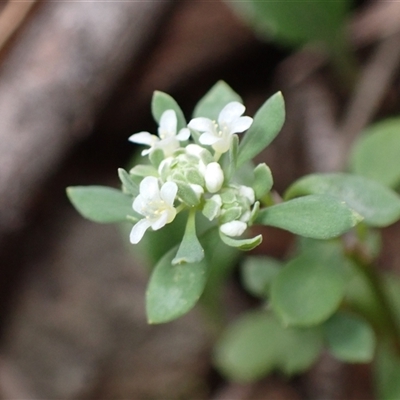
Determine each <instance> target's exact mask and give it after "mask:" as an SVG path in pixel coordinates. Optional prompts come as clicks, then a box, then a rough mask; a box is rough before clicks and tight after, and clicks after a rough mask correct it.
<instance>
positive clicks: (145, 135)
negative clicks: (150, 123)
mask: <svg viewBox="0 0 400 400" xmlns="http://www.w3.org/2000/svg"><path fill="white" fill-rule="evenodd" d="M128 140H129V141H130V142H133V143H139V144H147V145H148V146H152V145H153V144H154V143H155V142H157V141H158V140H159V139H158V137H157V136H156V135H152V134H151V133H149V132H139V133H134V134H133V135H132V136H130V137H129V138H128Z"/></svg>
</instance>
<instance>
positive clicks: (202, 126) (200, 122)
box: [188, 117, 215, 132]
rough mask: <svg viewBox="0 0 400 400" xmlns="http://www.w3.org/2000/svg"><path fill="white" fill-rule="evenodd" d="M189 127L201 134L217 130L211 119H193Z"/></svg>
mask: <svg viewBox="0 0 400 400" xmlns="http://www.w3.org/2000/svg"><path fill="white" fill-rule="evenodd" d="M188 127H189V128H192V129H195V130H196V131H199V132H213V131H214V129H215V125H214V123H213V122H212V121H211V119H209V118H203V117H199V118H193V119H192V120H191V121H190V122H189V124H188Z"/></svg>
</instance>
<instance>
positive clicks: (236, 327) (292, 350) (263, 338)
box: [214, 311, 322, 382]
mask: <svg viewBox="0 0 400 400" xmlns="http://www.w3.org/2000/svg"><path fill="white" fill-rule="evenodd" d="M321 347H322V340H321V334H320V331H319V330H318V329H313V328H309V329H298V328H290V327H284V326H283V325H282V324H281V323H280V322H279V321H278V320H277V319H276V318H275V316H274V315H272V314H270V313H266V312H263V311H256V312H251V313H247V314H246V315H244V316H242V317H241V318H240V319H239V320H237V321H236V322H235V323H234V324H233V325H231V326H230V327H229V328H228V329H227V330H226V331H225V332H224V334H223V335H222V337H221V339H220V340H219V342H218V343H217V345H216V348H215V356H214V359H215V363H216V365H217V367H218V369H219V370H221V372H222V373H223V374H225V375H226V376H227V377H228V378H229V379H232V380H235V381H239V382H250V381H254V380H257V379H260V378H262V377H263V376H265V375H267V374H268V373H270V372H272V371H274V370H278V371H282V372H284V373H286V374H288V375H291V374H295V373H298V372H302V371H304V370H305V369H307V368H309V367H310V366H311V365H312V364H313V363H314V362H315V360H316V359H317V357H318V355H319V353H320V351H321Z"/></svg>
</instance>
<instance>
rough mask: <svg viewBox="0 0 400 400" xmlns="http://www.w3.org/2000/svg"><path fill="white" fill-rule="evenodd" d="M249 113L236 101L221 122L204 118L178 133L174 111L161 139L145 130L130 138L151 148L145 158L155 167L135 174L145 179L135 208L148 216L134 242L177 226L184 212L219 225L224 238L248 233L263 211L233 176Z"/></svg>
mask: <svg viewBox="0 0 400 400" xmlns="http://www.w3.org/2000/svg"><path fill="white" fill-rule="evenodd" d="M244 111H245V107H244V106H243V105H242V104H241V103H239V102H236V101H234V102H230V103H228V104H227V105H226V106H225V107H224V108H223V109H222V110H221V112H220V113H219V116H218V118H217V121H213V120H211V119H209V118H204V117H198V118H194V119H192V120H191V121H190V122H189V123H188V124H187V126H186V127H183V128H181V129H179V130H178V125H179V122H178V118H177V114H176V112H175V111H174V110H173V109H168V110H166V111H164V112H163V113H162V115H161V117H160V119H159V128H158V136H156V135H152V134H150V133H149V132H139V133H136V134H134V135H132V136H131V137H130V138H129V140H130V141H131V142H133V143H138V144H144V145H147V146H149V147H148V148H147V149H145V150H143V151H142V155H144V156H148V157H149V159H150V164H147V165H139V166H136V167H134V168H133V169H132V170H131V171H130V174H131V176H133V177H134V178H135V179H138V178H139V179H140V182H139V194H138V195H137V196H136V197H135V198H134V201H133V209H134V211H135V212H136V213H138V214H139V215H140V216H141V217H142V218H141V219H139V221H138V222H136V224H135V225H134V226H133V228H132V231H131V234H130V241H131V242H132V243H138V242H139V241H140V240H141V239H142V237H143V235H144V234H145V232H146V230H147V229H148V228H152V229H153V230H158V229H161V228H162V227H163V226H165V225H166V224H168V223H170V222H172V221H173V220H174V218H175V216H176V215H177V214H178V213H179V212H180V211H182V210H184V209H188V210H195V211H199V212H201V213H202V214H203V215H204V216H205V217H206V218H207V219H209V220H210V221H215V222H216V223H217V224H218V226H219V230H220V233H222V234H223V235H226V236H229V237H238V236H241V235H242V234H243V233H244V232H245V230H246V228H247V226H248V225H249V224H251V222H252V216H253V214H254V211H255V210H256V209H257V207H258V205H257V202H256V198H255V192H254V190H253V188H251V187H249V186H244V185H241V184H238V183H236V182H234V181H233V179H232V177H231V176H230V175H231V174H229V173H228V172H227V171H229V168H230V165H229V164H230V163H231V162H232V160H231V159H230V158H229V154H230V153H231V152H233V151H234V147H235V143H236V146H237V139H235V136H237V135H236V134H237V133H241V132H244V131H245V130H247V129H248V128H249V127H250V126H251V124H252V122H253V119H252V118H250V117H247V116H242V115H243V113H244ZM235 140H236V142H235Z"/></svg>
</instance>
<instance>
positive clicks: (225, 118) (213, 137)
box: [188, 101, 253, 153]
mask: <svg viewBox="0 0 400 400" xmlns="http://www.w3.org/2000/svg"><path fill="white" fill-rule="evenodd" d="M245 109H246V108H245V106H244V105H243V104H240V103H239V102H237V101H233V102H231V103H228V104H227V105H226V106H225V107H224V108H223V109H222V110H221V112H220V113H219V116H218V123H217V122H216V121H212V120H211V119H208V118H204V117H199V118H194V119H192V120H191V121H190V122H189V124H188V127H189V128H192V129H195V130H197V131H199V132H203V134H202V135H201V136H200V138H199V141H200V143H201V144H205V145H210V146H212V148H213V149H214V150H215V151H216V152H217V153H225V152H227V151H228V150H229V148H230V146H231V142H232V135H233V134H234V133H239V132H244V131H245V130H247V129H249V127H250V125H251V124H252V123H253V118H250V117H242V116H241V115H242V114H243V113H244V111H245Z"/></svg>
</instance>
